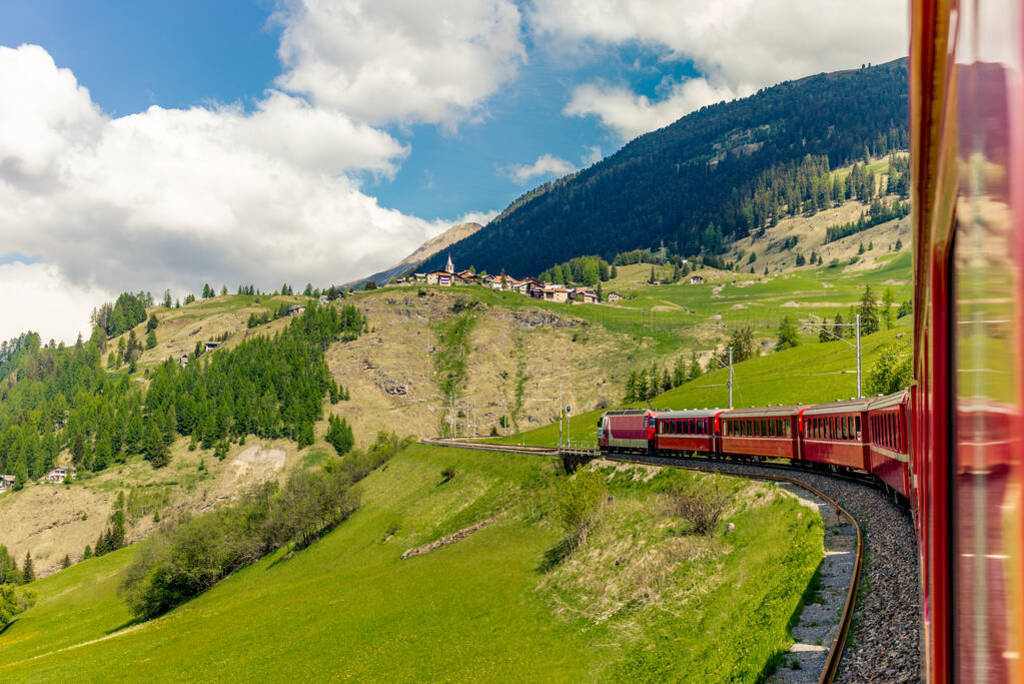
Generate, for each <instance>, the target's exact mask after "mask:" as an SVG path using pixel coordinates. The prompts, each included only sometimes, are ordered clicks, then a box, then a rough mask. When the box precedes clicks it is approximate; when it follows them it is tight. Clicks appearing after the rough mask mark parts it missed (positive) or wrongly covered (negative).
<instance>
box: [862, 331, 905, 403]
mask: <svg viewBox="0 0 1024 684" xmlns="http://www.w3.org/2000/svg"><path fill="white" fill-rule="evenodd" d="M913 376H914V367H913V354H912V353H911V351H910V348H909V345H907V344H901V343H899V342H894V343H892V344H887V345H886V346H885V347H884V348H883V349H882V355H881V356H879V357H878V361H876V362H875V365H874V367H872V369H871V372H870V373H868V383H867V384H868V394H869V395H871V394H892V393H893V392H898V391H900V390H901V389H903V388H905V387H907V386H909V385H910V381H911V380H912V379H913Z"/></svg>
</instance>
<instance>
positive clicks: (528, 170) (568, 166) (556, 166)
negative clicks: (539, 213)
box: [506, 154, 576, 185]
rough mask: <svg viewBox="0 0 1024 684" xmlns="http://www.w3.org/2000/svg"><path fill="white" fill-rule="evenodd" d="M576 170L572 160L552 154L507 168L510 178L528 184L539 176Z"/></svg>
mask: <svg viewBox="0 0 1024 684" xmlns="http://www.w3.org/2000/svg"><path fill="white" fill-rule="evenodd" d="M575 170H576V167H575V166H573V164H572V162H569V161H566V160H565V159H562V158H560V157H556V156H554V155H551V154H542V155H540V156H539V157H537V160H536V161H535V162H533V163H532V164H513V165H511V166H509V167H508V168H507V169H506V173H507V174H508V176H509V177H510V178H512V179H513V180H515V181H517V182H518V183H521V184H522V185H526V184H527V183H529V182H530V181H531V180H533V179H534V178H537V177H538V176H564V175H565V174H567V173H572V172H573V171H575Z"/></svg>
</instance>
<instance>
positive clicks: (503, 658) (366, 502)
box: [0, 446, 821, 682]
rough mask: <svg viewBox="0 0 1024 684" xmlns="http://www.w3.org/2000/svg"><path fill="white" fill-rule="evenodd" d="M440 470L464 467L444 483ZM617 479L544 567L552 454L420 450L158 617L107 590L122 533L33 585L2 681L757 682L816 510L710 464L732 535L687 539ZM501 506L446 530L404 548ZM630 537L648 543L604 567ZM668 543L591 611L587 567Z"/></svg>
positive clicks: (618, 574)
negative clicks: (650, 592) (329, 515)
mask: <svg viewBox="0 0 1024 684" xmlns="http://www.w3.org/2000/svg"><path fill="white" fill-rule="evenodd" d="M448 467H450V468H453V469H454V470H455V473H456V474H455V477H454V478H453V479H452V480H451V481H448V482H442V479H443V478H442V477H441V475H440V472H441V470H442V469H445V468H448ZM612 468H613V470H614V467H612ZM608 476H609V482H610V487H611V490H612V492H614V493H615V503H614V504H609V506H610V508H609V509H608V511H607V512H606V514H605V515H604V517H603V518H602V522H601V523H600V527H599V528H598V529H599V530H603V531H602V532H599V533H595V535H594V536H593V538H592V539H593V541H592V542H588V543H587V544H588V546H585V547H583V548H582V549H581V550H580V551H578V552H577V554H578V555H577V556H574V557H573V560H572V561H570V562H567V563H566V564H565V565H564V569H559V570H555V571H554V572H549V573H548V574H547V575H545V574H544V573H542V572H541V570H540V567H541V565H542V559H543V557H544V554H545V552H546V551H548V550H549V549H551V548H552V547H553V546H554V545H555V544H556V543H557V542H558V540H559V539H560V537H561V534H560V532H559V531H558V529H557V527H556V526H555V525H554V524H553V522H552V521H551V519H550V516H549V510H550V507H551V500H552V497H553V496H555V492H556V491H557V488H558V487H559V482H560V481H561V478H559V477H557V476H556V475H555V473H554V464H553V462H551V461H547V460H542V459H540V458H537V457H520V456H516V457H509V456H508V455H496V454H486V453H481V452H465V451H457V450H447V449H441V448H429V447H423V446H414V447H411V448H410V449H408V450H406V451H405V452H403V453H402V454H400V455H399V456H398V457H396V458H395V459H393V460H392V461H391V462H390V463H388V464H387V465H386V466H385V467H384V468H382V469H381V470H379V471H377V472H375V473H373V474H372V475H371V476H370V477H369V478H367V479H366V480H365V481H364V483H363V484H362V485H361V486H362V487H363V492H364V494H363V506H362V508H361V509H360V510H359V511H358V512H357V513H356V514H355V515H354V516H353V517H352V518H350V519H349V520H348V521H347V522H345V523H343V524H342V526H341V527H340V528H339V529H337V530H336V531H334V532H333V533H331V534H329V535H328V536H327V537H325V538H324V539H322V540H320V541H319V542H317V543H316V544H314V545H313V546H311V547H310V548H308V549H306V550H304V551H302V552H299V553H296V554H295V555H293V556H289V555H286V553H285V552H284V551H282V552H279V553H277V554H275V555H273V556H271V557H268V558H266V559H264V560H262V561H260V562H258V563H256V564H254V565H252V566H250V567H248V568H246V569H244V570H242V571H240V572H238V573H236V574H235V575H233V576H232V577H230V578H228V579H227V580H225V581H223V582H221V583H220V584H218V585H217V586H215V587H214V588H213V589H212V590H210V591H208V592H207V593H206V594H204V595H202V596H200V597H198V598H196V599H194V600H192V601H190V602H189V603H186V604H185V605H183V606H181V607H179V608H177V609H175V610H173V611H172V612H170V613H168V614H167V615H165V616H164V617H162V618H159V619H156V620H153V621H151V622H147V623H142V624H132V623H131V620H130V616H129V614H128V611H127V609H126V607H125V605H124V603H123V602H122V601H121V600H120V599H119V597H118V595H117V586H118V584H119V573H120V571H121V570H122V568H124V567H125V565H126V564H128V563H129V562H130V561H131V559H132V556H133V554H134V553H135V549H134V548H133V547H129V548H127V549H124V550H122V551H119V552H115V553H113V554H110V555H107V556H104V557H102V558H98V559H92V560H89V561H85V562H83V563H80V564H78V565H75V566H73V567H72V568H70V569H68V570H65V571H62V572H59V573H56V574H54V575H52V576H50V577H47V578H46V579H43V580H40V581H38V582H36V583H34V584H33V585H31V587H30V588H31V589H32V590H33V591H34V592H35V593H36V594H37V596H38V602H37V604H36V605H35V607H33V608H31V609H30V610H29V611H28V612H26V613H25V614H23V615H21V616H20V617H19V619H18V620H17V621H16V622H14V623H13V624H12V625H11V626H10V627H9V628H8V629H7V630H6V631H4V632H3V633H2V634H0V679H2V680H6V681H19V682H27V681H53V680H72V679H73V680H78V681H101V680H102V681H124V680H132V681H154V680H167V679H168V678H174V679H176V680H203V681H212V680H224V679H225V678H230V679H232V680H260V681H268V680H280V679H292V680H294V679H302V678H312V679H315V680H318V681H319V680H323V679H327V678H330V679H356V680H384V679H386V680H389V681H394V680H413V679H416V680H421V679H432V680H439V679H441V680H459V681H465V680H500V681H513V680H530V681H537V680H545V681H550V680H556V681H579V680H581V679H582V680H612V679H614V680H621V679H630V680H640V679H650V678H652V677H660V676H662V675H664V674H665V673H672V676H673V677H678V678H681V679H684V680H691V681H692V680H693V679H702V680H704V679H707V678H708V677H712V678H719V679H722V680H729V679H733V680H746V681H752V680H753V679H756V677H757V676H758V675H759V674H760V673H761V672H762V669H763V667H764V665H765V663H767V662H768V661H769V660H770V658H771V656H772V655H773V654H774V653H775V652H776V651H778V650H779V649H784V648H786V647H787V645H788V637H787V635H786V625H787V624H788V621H789V619H790V617H791V615H792V613H793V611H794V610H795V609H796V607H797V606H798V604H799V601H800V597H801V594H802V593H803V591H804V589H805V588H806V585H807V581H809V579H810V577H811V575H812V573H813V572H814V568H815V567H816V566H817V564H818V562H819V561H820V558H821V522H820V519H816V517H815V516H813V515H811V514H810V513H808V512H807V509H805V508H803V507H801V506H799V505H797V504H796V503H794V502H793V501H792V500H791V499H789V498H787V497H783V496H779V495H777V493H776V491H775V490H774V488H773V487H771V486H768V485H760V484H757V485H755V484H750V483H746V482H743V481H737V480H728V479H725V478H719V480H720V481H721V482H722V483H724V484H720V485H719V486H722V487H724V488H726V489H727V490H728V491H729V493H730V496H731V497H732V499H730V501H731V502H732V503H731V504H730V507H729V510H728V512H727V519H728V520H729V521H732V522H735V523H736V525H737V533H736V534H734V535H728V536H723V535H722V534H721V533H719V534H716V535H714V536H713V537H709V538H699V539H697V538H692V537H687V536H685V535H684V536H680V533H679V531H678V530H677V529H676V527H678V525H674V524H673V523H672V521H671V520H669V519H667V518H666V517H665V513H664V512H663V509H662V501H661V499H660V498H659V496H660V495H659V494H657V491H656V488H655V485H656V481H657V480H656V478H655V479H653V480H649V481H648V482H645V480H646V478H644V477H639V476H637V477H634V476H633V475H632V474H631V473H615V472H609V473H608ZM651 483H654V484H651ZM501 511H505V512H506V514H505V515H504V516H503V517H500V518H498V519H497V521H496V522H494V523H493V524H491V525H490V526H488V527H486V528H485V529H483V530H481V531H479V532H477V533H476V534H474V535H472V536H470V537H468V538H467V539H465V540H463V541H461V542H459V543H457V544H455V545H451V546H447V547H445V548H443V549H441V550H438V551H434V552H432V553H429V554H426V555H423V556H418V557H415V558H412V559H410V560H400V559H399V556H400V555H401V553H402V552H403V550H405V549H407V548H411V547H413V546H416V545H419V544H422V543H424V542H427V541H430V540H434V539H437V538H439V537H440V536H442V535H444V534H447V533H450V532H452V531H454V530H457V529H461V528H462V527H465V526H467V525H469V524H471V523H473V522H476V521H478V520H481V519H484V518H487V517H490V516H492V515H494V514H496V513H498V512H501ZM392 535H393V536H392ZM638 535H639V536H638ZM635 539H643V540H644V541H645V543H644V544H632V543H630V541H629V540H635ZM623 542H626V543H627V545H628V546H629V547H630V548H631V549H633V551H634V553H636V554H639V555H636V556H635V557H629V558H627V559H626V560H627V562H623V563H612V562H611V561H613V560H615V558H614V557H611V556H610V555H609V554H612V553H617V552H618V551H617V549H618V548H619V546H621V544H622V543H623ZM659 545H660V546H659ZM672 545H675V546H680V545H682V546H685V547H686V548H688V549H691V550H692V551H693V552H692V553H686V554H682V555H678V556H674V557H673V558H675V562H674V563H673V564H672V565H671V566H665V568H666V571H665V573H664V578H663V579H662V580H661V584H658V585H656V588H657V589H658V590H659V594H658V596H659V597H660V599H659V600H658V601H656V602H647V603H644V602H642V601H641V602H640V603H639V604H636V603H629V604H627V605H624V606H619V609H618V610H617V611H615V612H614V614H612V615H611V616H609V617H607V618H606V619H601V620H598V619H594V618H593V616H592V614H591V612H588V611H587V610H585V608H586V606H587V605H589V603H588V602H592V601H593V595H592V593H591V592H590V591H589V590H584V589H586V587H588V586H589V585H587V583H586V582H587V580H588V578H589V579H590V581H593V578H594V577H598V576H600V577H604V578H610V579H611V580H614V581H616V582H618V585H617V586H620V587H625V588H626V589H630V588H631V587H632V589H633V590H635V589H638V588H642V587H641V585H640V584H639V583H638V580H637V579H636V578H640V579H641V580H644V581H645V582H647V584H644V585H643V586H648V585H650V582H649V578H647V576H646V575H644V574H642V573H639V574H638V573H637V572H636V570H637V569H638V568H642V567H646V565H643V563H645V562H649V558H648V560H647V561H644V559H645V558H647V557H645V556H643V554H642V551H643V549H644V548H645V547H650V548H669V547H670V546H672ZM780 567H785V568H787V571H786V572H784V573H781V574H780V573H779V572H778V569H779V568H780ZM712 571H713V572H712ZM631 572H632V573H633V574H632V575H629V573H631ZM559 573H562V574H561V575H560V574H559ZM626 575H628V576H629V577H632V578H633V579H629V578H628V577H627V578H626V579H623V577H625V576H626ZM645 578H647V579H645ZM650 586H654V585H650ZM581 587H583V588H584V589H581ZM623 595H629V592H628V591H627V592H625V593H624V594H623ZM565 606H569V607H570V608H572V607H575V608H578V610H568V611H566V610H560V607H561V608H564V607H565ZM750 625H756V628H755V629H750Z"/></svg>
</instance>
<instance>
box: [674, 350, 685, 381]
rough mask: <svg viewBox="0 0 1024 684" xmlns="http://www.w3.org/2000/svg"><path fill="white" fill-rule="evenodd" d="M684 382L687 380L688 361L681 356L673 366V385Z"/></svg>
mask: <svg viewBox="0 0 1024 684" xmlns="http://www.w3.org/2000/svg"><path fill="white" fill-rule="evenodd" d="M684 382H686V361H685V360H684V359H683V357H681V356H680V357H679V358H678V359H676V365H675V366H674V367H673V368H672V386H673V387H679V386H680V385H682V384H683V383H684Z"/></svg>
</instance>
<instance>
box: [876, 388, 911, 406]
mask: <svg viewBox="0 0 1024 684" xmlns="http://www.w3.org/2000/svg"><path fill="white" fill-rule="evenodd" d="M909 398H910V393H909V392H907V391H906V390H900V391H899V392H893V393H892V394H886V395H885V396H880V397H875V398H874V399H869V400H868V410H869V411H873V410H875V409H883V408H889V407H890V406H898V405H899V404H902V403H903V402H905V401H907V399H909Z"/></svg>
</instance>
